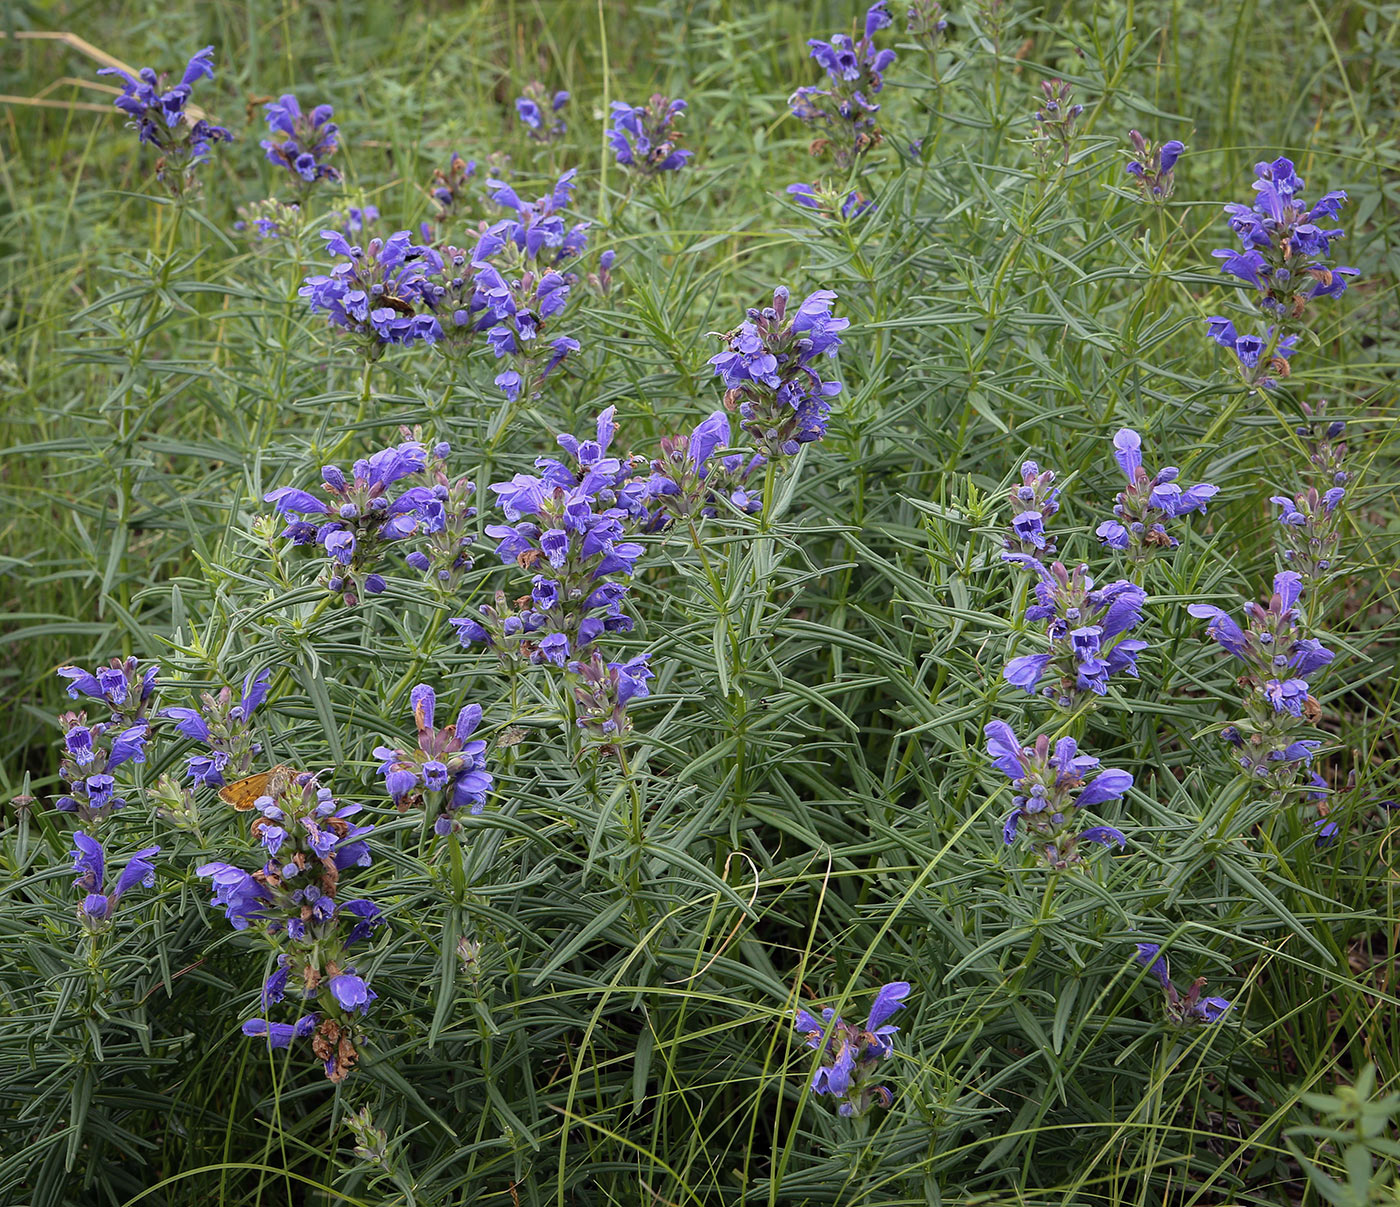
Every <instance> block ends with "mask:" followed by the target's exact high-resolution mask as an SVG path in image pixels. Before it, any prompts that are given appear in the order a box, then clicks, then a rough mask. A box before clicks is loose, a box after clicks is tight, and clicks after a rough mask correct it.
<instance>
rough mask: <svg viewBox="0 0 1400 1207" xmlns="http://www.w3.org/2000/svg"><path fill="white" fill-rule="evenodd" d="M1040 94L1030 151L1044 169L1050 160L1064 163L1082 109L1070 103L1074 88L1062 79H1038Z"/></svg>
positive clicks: (1072, 146) (1071, 144)
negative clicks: (1041, 98)
mask: <svg viewBox="0 0 1400 1207" xmlns="http://www.w3.org/2000/svg"><path fill="white" fill-rule="evenodd" d="M1040 92H1041V96H1042V97H1043V100H1042V101H1041V104H1040V108H1039V109H1037V110H1036V111H1035V118H1034V121H1033V124H1034V130H1033V132H1032V134H1031V150H1032V151H1033V152H1034V153H1035V157H1036V158H1037V159H1038V160H1039V161H1040V163H1041V165H1042V166H1043V167H1048V166H1049V165H1050V163H1051V162H1052V161H1053V160H1058V161H1059V163H1060V164H1061V165H1064V164H1067V163H1069V157H1070V152H1071V151H1072V150H1073V148H1074V139H1075V135H1076V131H1075V124H1076V123H1077V122H1078V121H1079V118H1080V115H1081V114H1082V113H1083V112H1084V106H1083V105H1078V104H1074V103H1072V102H1073V97H1074V89H1073V88H1072V87H1071V86H1070V85H1069V84H1068V83H1067V82H1066V81H1064V80H1041V82H1040Z"/></svg>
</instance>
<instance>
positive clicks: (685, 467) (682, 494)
mask: <svg viewBox="0 0 1400 1207" xmlns="http://www.w3.org/2000/svg"><path fill="white" fill-rule="evenodd" d="M729 438H730V436H729V416H727V415H726V414H725V413H724V412H723V411H715V412H714V413H713V414H712V415H710V417H709V418H708V419H705V420H703V421H702V422H701V423H699V424H698V425H697V426H696V428H695V430H694V431H693V432H692V433H691V434H690V435H689V436H684V435H680V436H669V437H662V439H661V449H660V453H661V455H660V456H659V457H656V458H655V459H653V461H652V463H651V476H650V477H649V478H648V479H647V483H646V488H647V507H648V510H649V512H650V517H649V519H648V520H647V524H646V527H647V529H648V530H649V531H653V532H655V531H658V530H660V529H662V528H664V527H666V526H667V525H668V524H669V523H671V521H672V520H676V519H686V518H690V517H694V516H712V515H715V514H717V512H718V510H719V507H720V505H721V504H720V500H721V499H723V500H725V501H726V502H727V503H728V504H729V505H730V506H731V507H735V508H737V509H738V510H739V511H743V512H747V513H748V514H750V515H752V514H754V513H755V512H757V511H759V510H760V509H761V508H762V506H763V500H762V498H761V497H760V495H759V494H758V492H756V491H754V490H751V489H750V488H749V487H748V486H747V485H746V483H747V482H748V480H749V478H750V477H752V476H753V472H754V471H755V470H756V469H758V468H759V467H760V466H762V465H764V464H765V459H764V457H763V454H762V453H755V454H753V455H748V454H745V453H730V454H729V455H728V456H725V457H716V456H715V453H716V452H717V451H718V450H719V449H722V448H727V447H728V446H729Z"/></svg>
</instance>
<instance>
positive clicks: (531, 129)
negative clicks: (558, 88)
mask: <svg viewBox="0 0 1400 1207" xmlns="http://www.w3.org/2000/svg"><path fill="white" fill-rule="evenodd" d="M568 103H569V94H568V93H567V92H556V93H555V94H554V95H553V96H550V94H549V90H548V89H547V88H545V86H544V85H543V84H541V83H540V82H539V80H532V81H531V82H530V83H529V84H527V85H526V86H525V93H524V95H523V96H518V97H516V98H515V112H516V116H518V117H519V118H520V124H521V125H522V126H524V127H525V133H526V134H528V135H529V136H530V137H531V138H533V139H534V140H535V141H536V142H554V141H556V140H557V139H560V138H563V137H564V131H565V130H566V129H567V127H566V126H565V124H564V119H563V118H562V117H561V116H559V113H560V110H561V109H563V108H564V106H565V105H567V104H568Z"/></svg>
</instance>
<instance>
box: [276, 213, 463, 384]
mask: <svg viewBox="0 0 1400 1207" xmlns="http://www.w3.org/2000/svg"><path fill="white" fill-rule="evenodd" d="M321 238H323V239H324V240H325V241H326V250H327V251H328V252H330V253H331V254H332V255H336V256H344V257H345V259H343V260H341V261H340V262H339V263H337V264H336V265H335V267H333V268H332V269H331V271H330V272H329V273H327V274H325V275H313V276H309V277H307V278H306V281H305V283H304V284H303V285H302V287H301V289H299V290H298V291H297V292H298V293H299V294H300V295H301V296H302V297H304V298H306V299H307V301H308V302H309V303H310V304H311V309H312V310H313V311H322V312H324V313H325V314H326V315H327V316H328V317H329V319H330V321H331V323H333V324H334V325H335V326H337V327H341V328H344V329H345V330H346V331H349V332H351V333H352V334H354V335H355V336H357V337H358V338H359V340H360V343H361V349H362V351H363V352H364V355H365V356H366V357H368V358H369V359H370V360H374V359H377V358H378V357H379V356H381V355H383V352H384V349H385V348H387V347H388V346H389V345H390V344H415V343H419V342H420V341H421V342H424V343H429V344H433V343H436V342H437V341H438V340H440V339H441V338H442V327H441V325H440V324H439V323H438V320H437V317H436V315H434V314H432V313H431V312H430V311H429V312H426V313H424V312H419V310H418V309H417V306H418V304H420V303H422V302H423V300H424V290H425V285H426V284H427V280H428V278H429V277H432V276H435V275H437V274H438V273H440V272H441V271H442V257H441V256H440V255H439V254H438V253H437V252H436V251H434V250H433V249H432V248H431V247H427V246H422V245H419V244H415V243H414V242H413V236H412V234H411V233H410V232H409V231H398V232H397V233H396V234H393V235H390V236H389V238H387V239H377V238H376V239H371V240H370V241H369V243H368V244H367V245H366V246H365V247H360V246H359V245H358V244H352V243H350V242H349V241H348V240H347V239H346V237H345V235H344V234H343V233H342V232H340V231H322V232H321Z"/></svg>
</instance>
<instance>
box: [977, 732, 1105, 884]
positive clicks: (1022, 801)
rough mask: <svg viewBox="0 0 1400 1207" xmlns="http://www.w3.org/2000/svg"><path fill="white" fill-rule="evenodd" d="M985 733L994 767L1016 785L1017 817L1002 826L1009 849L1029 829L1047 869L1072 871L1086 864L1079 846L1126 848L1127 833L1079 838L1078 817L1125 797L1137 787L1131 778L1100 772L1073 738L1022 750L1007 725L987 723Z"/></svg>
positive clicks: (1087, 833)
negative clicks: (1070, 868) (1090, 808)
mask: <svg viewBox="0 0 1400 1207" xmlns="http://www.w3.org/2000/svg"><path fill="white" fill-rule="evenodd" d="M983 733H984V734H985V735H986V738H987V754H988V756H989V757H990V758H991V759H992V764H993V766H995V767H996V768H997V770H999V771H1000V772H1002V774H1003V775H1005V776H1006V777H1007V778H1008V779H1009V780H1011V782H1012V787H1013V790H1014V795H1013V797H1012V805H1013V808H1012V811H1011V813H1010V815H1009V816H1008V817H1007V818H1006V820H1005V821H1004V822H1003V824H1002V839H1003V841H1004V842H1005V843H1006V845H1007V846H1010V845H1011V844H1012V843H1013V842H1015V841H1016V836H1017V834H1019V833H1021V832H1022V826H1023V825H1024V826H1025V831H1024V832H1025V834H1026V837H1027V838H1028V839H1029V840H1030V841H1031V842H1032V843H1033V844H1034V845H1035V848H1036V850H1037V851H1038V852H1039V853H1040V854H1041V855H1042V857H1043V858H1044V859H1045V860H1046V862H1047V863H1049V864H1051V865H1052V866H1055V867H1067V866H1069V865H1070V864H1073V863H1076V862H1078V861H1079V860H1080V859H1081V856H1080V855H1079V854H1078V853H1077V852H1076V850H1075V847H1076V844H1077V843H1078V842H1094V843H1100V844H1102V845H1105V846H1108V845H1117V846H1120V847H1121V846H1125V845H1126V844H1127V839H1126V838H1125V837H1124V835H1123V833H1122V831H1121V830H1117V829H1115V828H1114V827H1112V826H1092V827H1090V828H1088V829H1086V830H1084V831H1082V832H1079V831H1078V828H1077V825H1076V820H1075V816H1076V813H1077V811H1078V810H1079V809H1080V808H1083V807H1086V806H1089V805H1099V804H1103V803H1105V802H1106V801H1110V800H1117V799H1118V798H1119V797H1121V796H1123V794H1124V793H1126V792H1127V791H1128V789H1129V788H1131V787H1132V786H1133V777H1132V775H1131V774H1129V773H1128V772H1126V771H1119V770H1117V769H1116V768H1112V767H1104V768H1099V760H1098V759H1097V758H1094V757H1093V756H1092V755H1084V754H1080V753H1079V747H1078V744H1077V743H1076V742H1075V741H1074V739H1073V738H1061V739H1060V740H1059V742H1057V743H1056V744H1055V745H1054V747H1053V748H1052V746H1051V744H1050V739H1049V737H1047V736H1041V737H1039V738H1037V739H1036V741H1035V743H1034V745H1031V746H1022V745H1021V742H1020V739H1018V738H1017V737H1016V734H1015V732H1014V731H1013V730H1012V728H1011V726H1009V725H1008V724H1006V722H1005V721H990V722H988V724H987V726H986V728H985V729H984V730H983ZM1096 769H1097V774H1095V775H1094V777H1093V778H1092V779H1088V776H1089V774H1090V773H1091V772H1094V771H1095V770H1096ZM1086 780H1087V783H1086Z"/></svg>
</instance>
